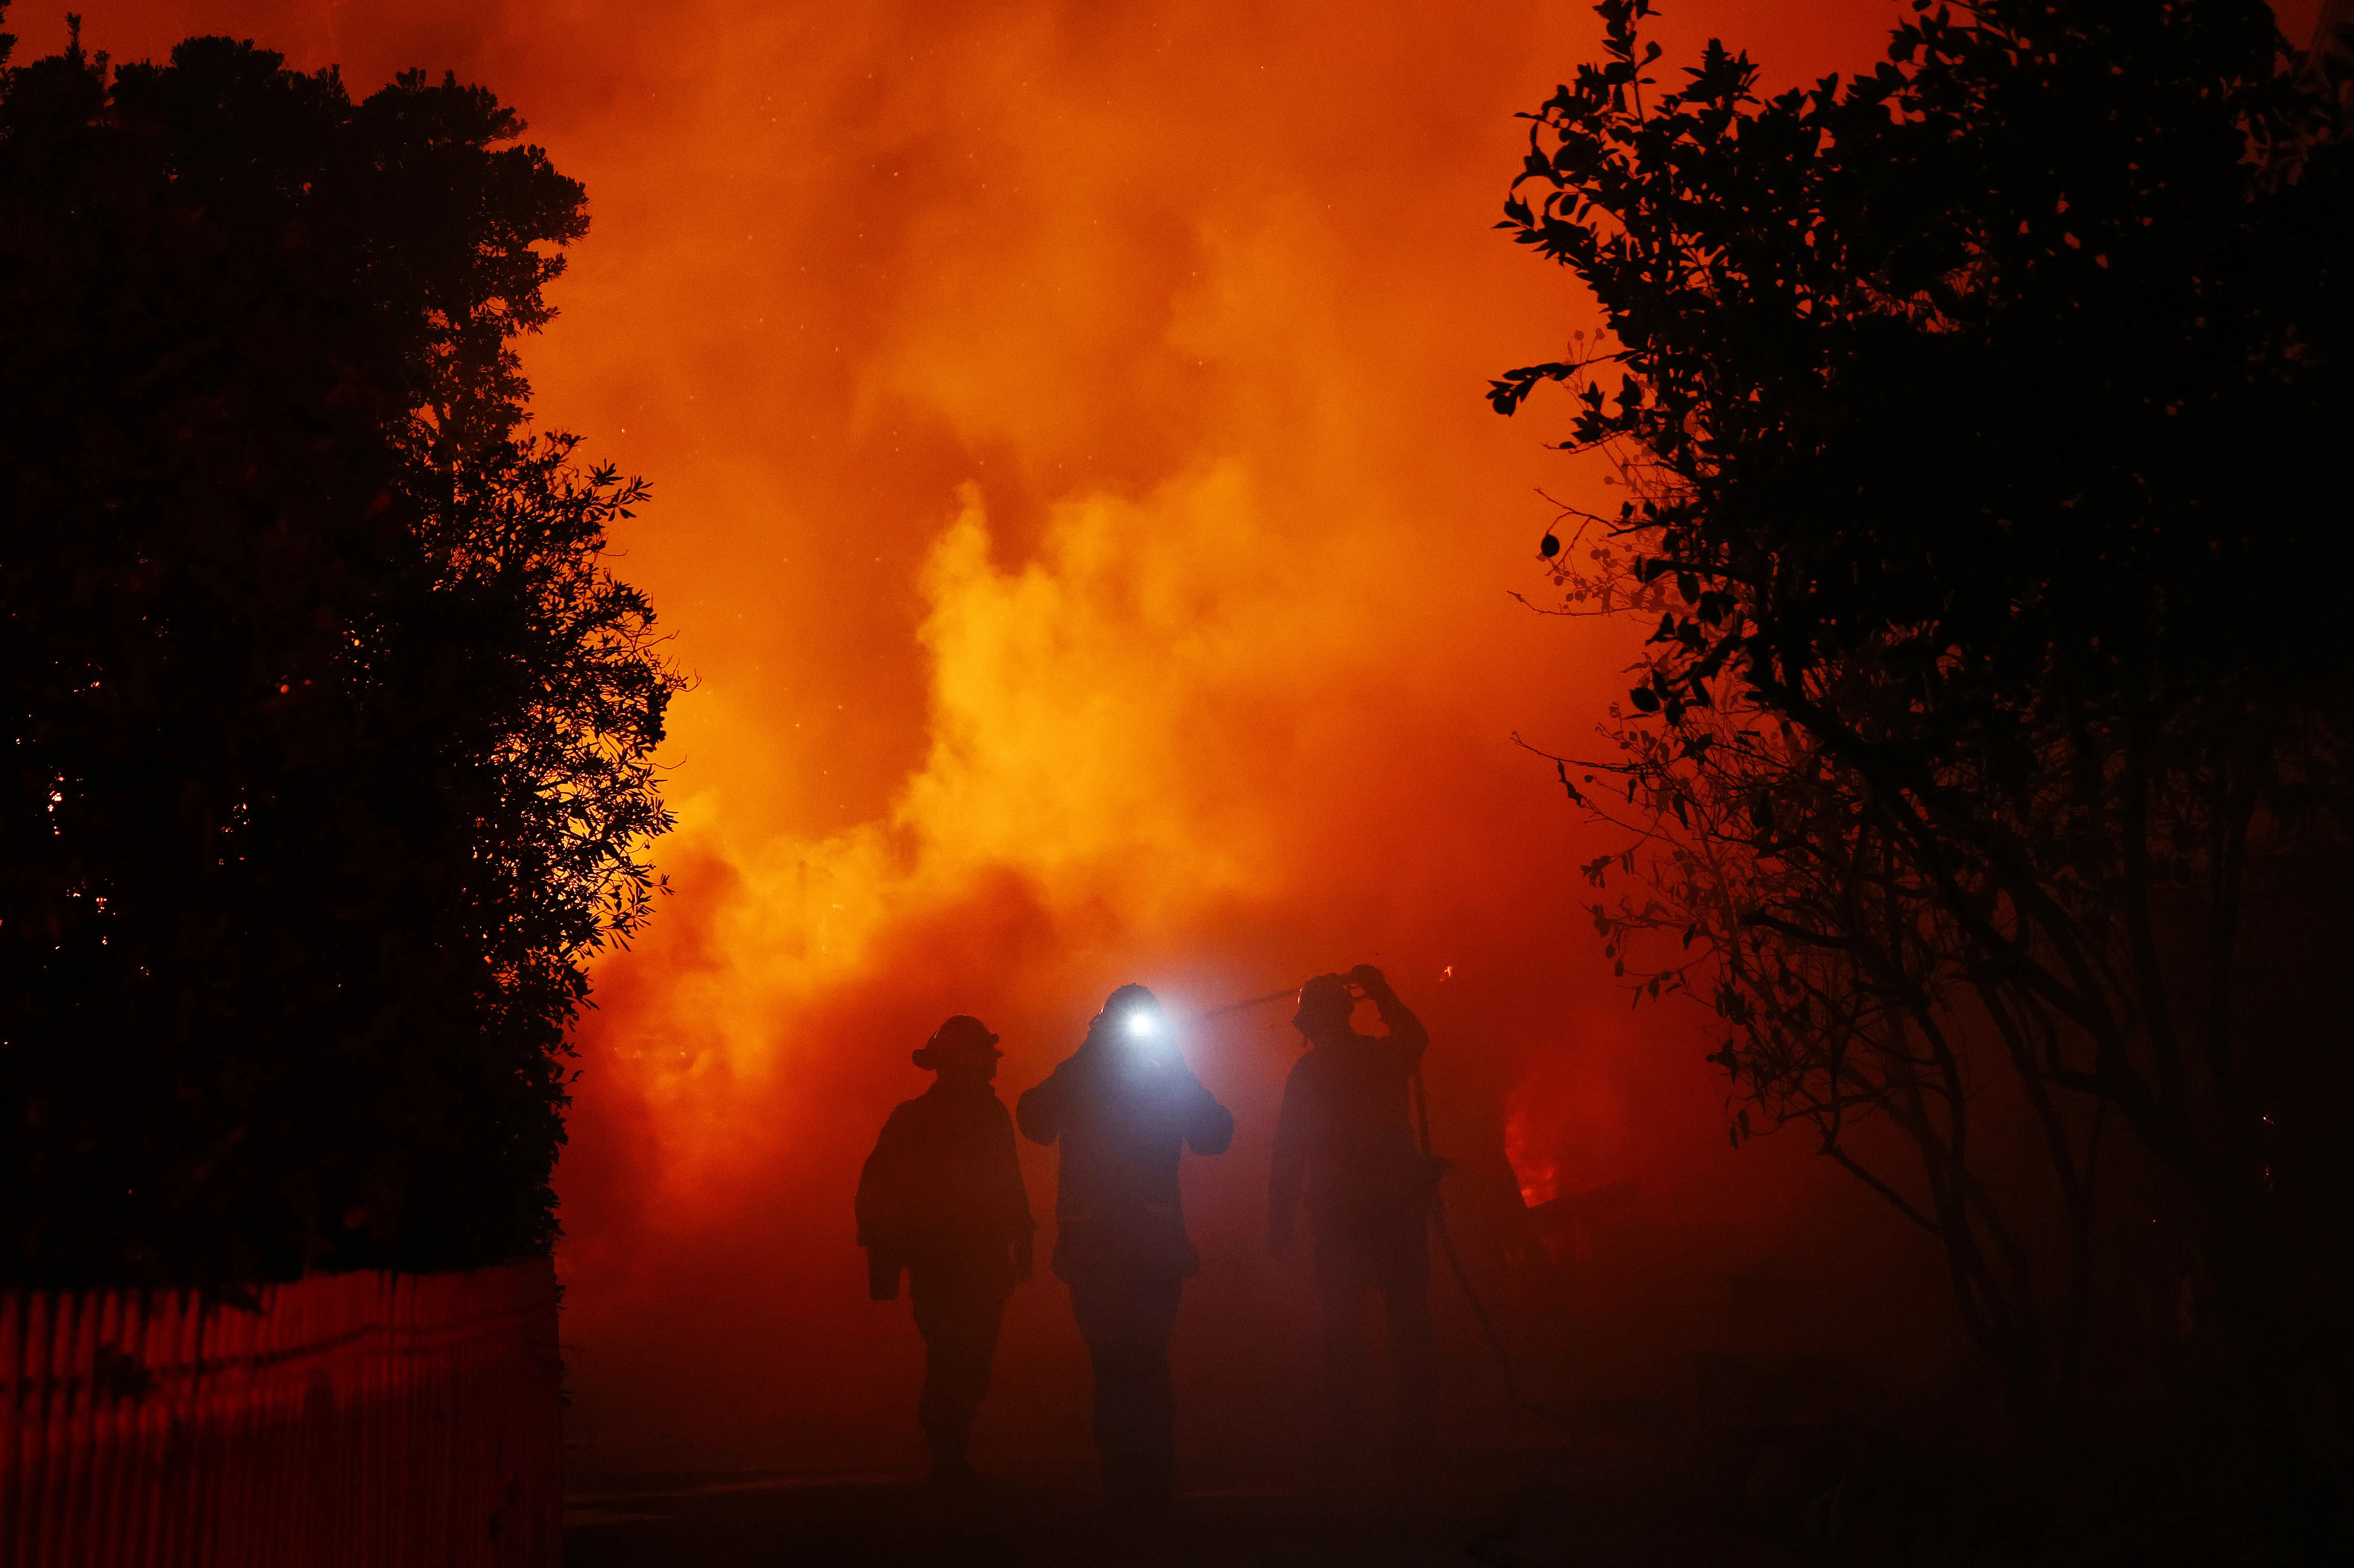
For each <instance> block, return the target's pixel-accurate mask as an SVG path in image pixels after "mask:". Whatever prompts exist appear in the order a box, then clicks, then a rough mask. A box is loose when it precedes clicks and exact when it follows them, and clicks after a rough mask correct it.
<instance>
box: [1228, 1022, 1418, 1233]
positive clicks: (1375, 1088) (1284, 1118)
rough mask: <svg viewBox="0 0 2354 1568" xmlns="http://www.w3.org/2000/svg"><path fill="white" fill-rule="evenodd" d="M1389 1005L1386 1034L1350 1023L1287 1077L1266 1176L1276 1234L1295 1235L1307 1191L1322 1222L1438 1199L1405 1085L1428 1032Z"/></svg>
mask: <svg viewBox="0 0 2354 1568" xmlns="http://www.w3.org/2000/svg"><path fill="white" fill-rule="evenodd" d="M1377 1002H1378V999H1377ZM1381 1006H1382V1014H1383V1022H1385V1023H1387V1024H1388V1025H1389V1028H1390V1033H1388V1034H1387V1035H1386V1036H1384V1035H1372V1034H1359V1033H1356V1032H1355V1031H1353V1030H1352V1031H1351V1032H1350V1033H1349V1035H1348V1037H1347V1038H1346V1039H1344V1040H1333V1041H1328V1042H1326V1043H1325V1044H1321V1045H1318V1046H1316V1047H1315V1048H1314V1049H1312V1050H1310V1052H1309V1053H1308V1054H1306V1055H1305V1056H1302V1057H1301V1058H1300V1059H1299V1062H1298V1063H1297V1064H1295V1065H1293V1067H1292V1069H1291V1076H1290V1077H1289V1078H1288V1079H1287V1080H1285V1082H1284V1086H1283V1111H1282V1114H1281V1116H1280V1117H1279V1118H1278V1120H1277V1122H1276V1128H1275V1157H1274V1160H1273V1161H1272V1163H1271V1165H1270V1167H1269V1171H1268V1180H1267V1229H1268V1234H1270V1235H1272V1236H1273V1237H1275V1238H1276V1239H1277V1240H1278V1241H1283V1240H1285V1239H1287V1238H1288V1237H1289V1236H1290V1234H1291V1227H1292V1217H1293V1215H1294V1213H1296V1212H1297V1211H1298V1210H1299V1207H1300V1204H1301V1202H1302V1200H1303V1199H1304V1200H1305V1202H1306V1204H1307V1208H1308V1214H1309V1220H1310V1224H1312V1225H1314V1226H1316V1227H1317V1228H1318V1229H1323V1228H1325V1226H1326V1225H1327V1224H1355V1223H1357V1222H1359V1221H1363V1220H1371V1219H1375V1218H1378V1217H1381V1216H1384V1215H1387V1214H1392V1213H1397V1212H1399V1211H1400V1210H1402V1209H1413V1210H1416V1211H1418V1210H1419V1209H1420V1208H1421V1207H1422V1206H1423V1205H1424V1204H1426V1203H1427V1202H1429V1200H1430V1194H1431V1192H1432V1190H1433V1186H1434V1184H1435V1181H1436V1179H1437V1177H1436V1167H1435V1164H1434V1162H1433V1161H1431V1160H1428V1159H1426V1157H1425V1156H1423V1155H1422V1154H1421V1153H1420V1152H1419V1151H1418V1150H1416V1148H1415V1141H1414V1130H1413V1128H1412V1126H1411V1124H1410V1123H1409V1122H1408V1120H1407V1117H1408V1114H1409V1113H1408V1102H1407V1086H1408V1084H1409V1083H1410V1082H1411V1081H1412V1079H1413V1077H1414V1074H1415V1070H1416V1067H1417V1066H1418V1065H1420V1063H1421V1061H1422V1054H1423V1052H1424V1051H1425V1050H1426V1049H1427V1048H1428V1046H1429V1044H1430V1035H1429V1033H1428V1032H1427V1031H1426V1030H1425V1029H1424V1028H1423V1026H1422V1022H1421V1021H1420V1020H1418V1019H1416V1017H1415V1015H1414V1014H1413V1013H1412V1012H1408V1011H1407V1010H1406V1009H1405V1007H1404V1006H1401V1005H1398V1004H1396V1003H1394V1002H1391V1003H1385V1004H1381Z"/></svg>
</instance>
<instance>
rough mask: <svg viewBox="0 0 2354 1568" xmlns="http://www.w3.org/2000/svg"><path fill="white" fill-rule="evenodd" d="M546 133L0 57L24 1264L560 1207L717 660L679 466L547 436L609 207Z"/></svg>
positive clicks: (11, 1154) (2, 653)
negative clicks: (676, 485) (573, 1140)
mask: <svg viewBox="0 0 2354 1568" xmlns="http://www.w3.org/2000/svg"><path fill="white" fill-rule="evenodd" d="M0 59H5V51H0ZM522 130H523V126H522V124H521V122H519V121H518V120H517V119H516V117H515V115H514V112H513V111H511V110H509V109H506V108H504V106H502V105H500V104H499V103H498V101H496V99H495V98H494V97H493V95H492V94H491V93H490V92H489V91H487V90H483V89H481V88H476V87H466V86H461V85H460V84H458V83H457V82H456V81H455V80H454V79H450V78H446V77H445V78H444V79H442V80H441V81H440V82H439V83H433V82H430V81H429V80H428V79H426V78H425V77H424V75H423V74H422V73H414V72H413V73H408V74H405V75H403V76H402V77H400V78H399V79H398V80H397V81H396V82H394V83H393V84H392V85H390V86H388V87H387V88H385V89H384V90H381V91H379V92H377V93H375V94H374V95H372V96H370V97H368V98H366V100H364V101H358V102H354V101H352V100H351V98H350V97H349V96H348V95H347V93H346V92H345V89H344V87H343V84H342V82H341V81H340V79H338V78H337V76H336V74H335V72H334V70H332V69H328V70H323V71H320V72H315V73H311V74H303V73H298V72H292V71H289V70H287V69H284V67H283V64H282V61H281V58H280V57H279V56H277V55H274V54H271V53H270V52H268V51H266V50H263V49H259V48H254V47H253V46H252V45H251V44H250V43H242V44H241V43H236V42H233V41H231V40H228V39H225V38H192V39H190V40H188V41H187V42H186V43H184V44H182V45H180V46H179V47H178V48H175V50H174V51H173V53H172V56H171V58H170V61H169V62H168V63H167V64H164V65H161V66H158V65H153V64H137V65H126V66H123V67H122V68H120V69H110V68H109V66H108V62H107V61H106V59H105V58H104V57H102V56H101V57H95V58H93V57H91V56H89V55H87V54H85V53H84V52H83V51H82V49H81V48H80V42H79V37H78V36H77V37H76V40H75V42H74V44H73V46H72V47H70V48H69V49H68V50H67V51H66V52H65V53H64V54H62V55H59V56H56V57H53V58H47V59H43V60H38V61H36V62H33V63H31V64H28V65H26V66H23V67H17V68H11V69H7V70H6V71H5V74H0V320H5V323H6V324H5V327H0V386H5V387H6V389H7V393H6V400H7V403H8V406H9V408H10V409H11V416H10V418H9V419H8V420H6V421H5V422H0V606H5V620H4V621H0V670H5V702H6V704H7V728H6V736H7V751H6V754H5V763H0V843H5V856H6V859H7V862H8V866H9V872H8V875H7V877H6V879H5V882H0V1125H5V1127H6V1128H7V1129H8V1130H7V1137H6V1143H5V1158H0V1215H5V1232H0V1277H7V1278H14V1279H20V1280H30V1281H38V1282H42V1283H48V1284H79V1283H137V1284H146V1283H167V1282H176V1283H200V1284H206V1285H221V1284H225V1283H229V1282H234V1281H238V1280H241V1279H249V1278H257V1277H284V1276H287V1275H291V1274H292V1273H295V1272H298V1271H300V1270H301V1269H302V1268H304V1267H309V1266H326V1267H347V1266H398V1267H402V1268H412V1269H426V1268H440V1267H452V1266H476V1265H480V1264H483V1263H488V1262H493V1261H497V1260H500V1259H504V1258H507V1257H513V1256H516V1255H524V1254H526V1253H528V1252H530V1251H533V1250H535V1249H544V1248H545V1247H546V1245H548V1244H549V1242H550V1240H551V1239H552V1237H553V1234H554V1231H555V1219H554V1199H553V1194H552V1193H551V1192H550V1190H549V1187H548V1177H549V1173H550V1171H551V1169H552V1166H553V1163H554V1160H555V1156H556V1153H557V1148H558V1146H559V1145H560V1143H561V1142H562V1139H563V1122H562V1114H563V1108H564V1107H565V1105H566V1104H567V1095H566V1087H565V1086H566V1082H567V1071H566V1069H565V1067H564V1065H563V1058H564V1055H565V1054H566V1047H565V1033H566V1029H567V1024H568V1022H569V1021H570V1019H571V1018H572V1017H573V1015H574V1014H575V1012H576V1011H577V1009H578V1007H579V1006H580V1005H581V1003H582V1001H584V1000H585V998H586V995H587V990H588V986H587V980H586V976H585V972H584V970H583V968H582V964H583V961H584V959H586V958H587V957H588V954H589V953H590V952H591V951H593V950H594V949H595V948H597V947H598V946H599V944H600V943H602V942H605V941H607V940H610V939H612V938H617V937H626V936H627V934H628V933H629V932H630V931H631V930H632V929H633V928H634V927H636V926H637V924H638V923H639V922H640V921H642V919H643V918H644V917H645V916H646V914H647V913H648V909H649V902H650V899H651V897H652V894H653V892H654V890H655V887H656V882H655V879H654V877H653V874H652V871H651V869H650V867H649V866H648V865H647V863H645V861H644V859H643V858H642V850H641V846H642V843H643V842H644V841H645V840H646V839H647V838H648V837H649V836H651V835H652V834H655V833H658V832H661V831H663V829H664V828H665V827H667V825H668V821H669V819H668V817H667V815H666V814H665V813H664V811H663V807H662V804H661V801H660V798H659V795H658V792H657V789H656V779H655V777H654V773H653V770H652V750H653V747H655V746H656V745H657V744H658V742H659V741H660V739H661V737H662V733H663V710H664V706H665V704H666V703H667V701H668V698H669V697H670V695H671V694H672V693H673V692H674V691H675V690H676V689H677V688H678V685H679V681H678V678H677V677H676V676H675V675H674V674H673V673H672V672H671V670H670V669H669V668H668V667H667V666H666V665H665V664H664V663H663V661H662V659H661V658H660V656H659V651H658V649H657V648H656V646H655V643H654V641H653V636H652V625H653V613H652V609H651V608H650V607H649V606H648V604H647V602H646V600H645V599H644V598H643V596H642V595H641V594H640V593H638V592H637V591H636V590H635V589H633V588H630V587H629V586H628V585H627V584H625V583H623V582H621V581H620V580H619V579H618V578H616V577H614V576H613V575H612V574H611V572H610V569H609V567H608V566H607V565H606V562H605V559H604V556H603V554H602V552H603V549H604V543H605V531H606V529H607V527H608V526H609V525H610V524H611V523H612V522H613V521H614V520H615V519H616V518H620V517H626V516H628V515H630V514H631V508H632V507H634V506H635V505H636V504H637V503H639V502H640V501H641V500H642V498H643V496H644V493H645V492H644V486H643V484H642V482H638V481H635V480H630V479H624V478H623V477H621V476H620V475H619V474H617V473H616V472H615V471H613V470H612V469H610V467H599V468H593V469H586V470H584V469H583V468H582V467H581V466H580V465H579V464H578V462H577V461H575V453H576V441H575V439H574V438H572V437H569V436H566V435H561V434H551V435H534V434H533V433H532V432H531V431H530V430H529V429H528V427H527V423H526V400H527V397H528V388H527V387H526V386H525V382H524V380H523V377H522V376H521V374H520V371H519V368H518V365H517V360H516V357H515V355H514V339H515V338H516V337H517V335H518V334H523V333H526V332H529V331H533V330H535V329H536V328H537V327H539V326H540V325H542V324H543V323H546V321H547V320H548V319H549V318H550V316H551V315H552V313H553V312H552V310H551V308H550V307H549V306H548V304H547V303H546V300H545V298H544V296H543V292H542V291H543V288H544V286H545V285H546V283H547V281H549V280H551V279H553V278H554V277H555V276H557V273H558V272H559V271H560V270H561V269H562V265H563V259H562V255H561V247H562V246H564V245H565V244H567V243H568V242H569V241H571V240H573V239H575V238H578V237H579V236H580V235H581V234H582V233H583V232H584V231H585V228H586V217H585V216H584V212H583V207H584V201H585V197H584V195H583V193H582V191H581V188H580V187H579V185H577V184H575V183H574V182H572V181H570V180H568V179H566V178H565V177H564V176H563V175H560V174H558V173H557V171H556V170H555V169H554V168H553V167H552V166H550V164H548V161H547V159H546V155H545V154H542V153H541V152H540V151H539V150H538V149H537V148H535V147H530V146H527V145H519V144H515V143H516V139H517V138H518V136H519V135H520V134H521V132H522Z"/></svg>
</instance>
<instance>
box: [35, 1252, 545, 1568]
mask: <svg viewBox="0 0 2354 1568" xmlns="http://www.w3.org/2000/svg"><path fill="white" fill-rule="evenodd" d="M254 1295H255V1297H256V1298H258V1300H259V1304H260V1309H259V1310H254V1309H253V1308H250V1307H244V1308H240V1307H237V1306H230V1305H225V1304H222V1303H219V1302H217V1301H216V1302H207V1301H204V1300H202V1299H200V1298H197V1297H196V1296H193V1295H173V1294H160V1295H158V1294H141V1293H138V1292H109V1291H91V1292H79V1293H69V1292H58V1293H54V1294H51V1293H45V1292H37V1291H20V1292H0V1568H281V1565H284V1568H294V1565H297V1564H299V1565H301V1568H346V1565H348V1568H413V1565H422V1564H427V1563H430V1564H432V1565H433V1568H555V1565H556V1563H557V1562H558V1560H559V1558H560V1556H561V1552H562V1546H561V1539H562V1538H561V1526H562V1511H563V1491H562V1479H561V1476H560V1473H559V1459H560V1455H559V1442H558V1430H557V1426H558V1414H559V1406H560V1404H561V1399H562V1376H561V1369H560V1366H559V1364H558V1361H557V1343H556V1277H555V1273H554V1270H553V1268H552V1267H551V1266H550V1265H549V1264H548V1263H547V1262H546V1261H545V1260H539V1261H534V1262H526V1263H519V1264H513V1265H509V1266H505V1267H503V1268H490V1269H482V1270H479V1271H477V1272H473V1273H466V1274H436V1275H422V1276H414V1275H387V1274H346V1275H321V1276H316V1277H312V1278H308V1279H303V1280H302V1281H299V1282H297V1283H294V1284H289V1285H271V1286H263V1287H259V1288H258V1289H257V1290H256V1291H255V1292H254Z"/></svg>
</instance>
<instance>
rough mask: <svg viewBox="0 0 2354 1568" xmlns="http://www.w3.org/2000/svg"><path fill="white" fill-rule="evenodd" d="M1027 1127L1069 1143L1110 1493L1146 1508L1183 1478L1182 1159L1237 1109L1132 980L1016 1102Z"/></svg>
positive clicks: (1061, 1208) (1058, 1226) (1073, 1238)
mask: <svg viewBox="0 0 2354 1568" xmlns="http://www.w3.org/2000/svg"><path fill="white" fill-rule="evenodd" d="M1014 1117H1015V1119H1016V1120H1018V1121H1019V1122H1020V1123H1021V1127H1022V1131H1023V1134H1024V1135H1025V1136H1026V1137H1028V1138H1030V1139H1033V1140H1034V1141H1036V1142H1039V1143H1048V1144H1059V1145H1060V1146H1061V1154H1060V1171H1059V1174H1058V1178H1057V1186H1056V1194H1055V1258H1054V1268H1055V1274H1056V1275H1057V1276H1058V1277H1061V1278H1062V1279H1063V1280H1064V1281H1065V1282H1066V1283H1067V1284H1068V1285H1069V1286H1070V1287H1071V1313H1072V1316H1074V1317H1075V1318H1076V1319H1078V1326H1079V1334H1080V1337H1081V1338H1083V1339H1084V1340H1087V1357H1088V1360H1089V1361H1091V1362H1092V1363H1093V1364H1094V1368H1095V1375H1096V1392H1095V1439H1096V1448H1097V1452H1098V1453H1099V1454H1100V1455H1101V1456H1102V1459H1103V1478H1104V1487H1105V1489H1106V1490H1107V1491H1108V1492H1109V1493H1110V1495H1111V1498H1112V1500H1113V1502H1114V1503H1116V1504H1118V1505H1119V1507H1120V1508H1122V1509H1124V1510H1128V1511H1129V1512H1131V1513H1134V1514H1138V1515H1140V1516H1144V1517H1147V1518H1150V1517H1154V1516H1157V1515H1159V1514H1161V1513H1163V1512H1165V1511H1166V1510H1167V1509H1168V1507H1169V1503H1170V1499H1171V1496H1172V1489H1173V1488H1174V1485H1175V1480H1176V1394H1175V1392H1174V1390H1173V1389H1172V1385H1171V1383H1170V1374H1169V1340H1170V1336H1171V1334H1172V1332H1174V1330H1175V1329H1176V1325H1177V1298H1178V1296H1179V1294H1180V1293H1181V1292H1182V1289H1183V1287H1184V1281H1185V1278H1186V1277H1187V1276H1189V1275H1191V1274H1193V1272H1194V1271H1195V1270H1196V1269H1197V1268H1198V1267H1199V1266H1200V1263H1201V1260H1200V1259H1199V1257H1198V1256H1197V1255H1195V1254H1194V1251H1193V1244H1192V1242H1190V1241H1189V1240H1188V1239H1187V1238H1186V1235H1185V1215H1184V1212H1183V1210H1182V1207H1181V1206H1180V1203H1179V1200H1178V1192H1177V1161H1178V1159H1179V1157H1180V1155H1181V1154H1182V1151H1183V1150H1186V1149H1191V1150H1193V1152H1194V1153H1196V1154H1218V1153H1223V1152H1224V1151H1225V1148H1226V1146H1227V1145H1228V1144H1229V1143H1231V1142H1233V1141H1234V1136H1235V1118H1234V1115H1233V1113H1232V1112H1230V1111H1228V1110H1227V1109H1226V1107H1224V1106H1222V1105H1220V1104H1219V1103H1218V1102H1217V1100H1216V1099H1215V1098H1214V1097H1212V1095H1211V1094H1210V1091H1209V1090H1207V1089H1205V1088H1204V1087H1203V1086H1202V1081H1201V1079H1199V1078H1197V1077H1195V1076H1194V1075H1193V1071H1192V1069H1190V1068H1189V1067H1187V1066H1186V1065H1185V1058H1184V1056H1183V1054H1182V1053H1181V1052H1180V1051H1179V1050H1178V1048H1177V1043H1176V1041H1175V1039H1174V1038H1173V1037H1172V1032H1171V1030H1170V1027H1169V1022H1168V1020H1167V1019H1166V1018H1165V1017H1164V1016H1163V1015H1162V1013H1161V1004H1160V1003H1159V1001H1156V1000H1155V999H1154V997H1153V995H1152V993H1151V992H1150V991H1147V990H1145V989H1144V988H1143V987H1142V986H1140V985H1124V986H1121V987H1120V988H1119V990H1118V991H1113V992H1112V993H1111V996H1110V997H1109V998H1108V1000H1107V1001H1105V1002H1104V1006H1103V1011H1102V1012H1099V1013H1097V1015H1096V1016H1095V1018H1094V1019H1093V1020H1092V1021H1091V1022H1089V1023H1088V1025H1087V1039H1086V1041H1085V1042H1083V1043H1082V1044H1080V1046H1079V1048H1078V1050H1077V1051H1076V1052H1075V1053H1074V1054H1072V1055H1071V1056H1069V1057H1068V1058H1067V1059H1066V1060H1065V1061H1064V1062H1063V1063H1062V1065H1059V1066H1057V1067H1056V1068H1055V1072H1054V1075H1053V1076H1051V1077H1049V1078H1048V1079H1047V1080H1046V1081H1045V1082H1044V1083H1043V1084H1040V1085H1039V1086H1037V1087H1036V1088H1034V1089H1032V1090H1031V1091H1030V1092H1029V1093H1027V1094H1025V1095H1023V1097H1022V1098H1021V1100H1020V1101H1019V1102H1018V1103H1017V1104H1016V1106H1015V1107H1014Z"/></svg>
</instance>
